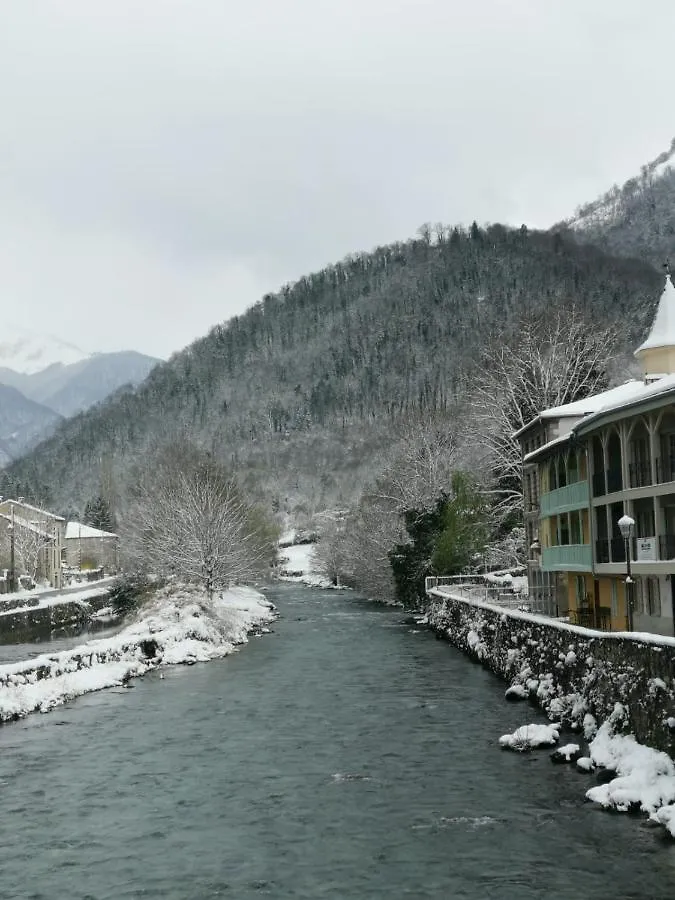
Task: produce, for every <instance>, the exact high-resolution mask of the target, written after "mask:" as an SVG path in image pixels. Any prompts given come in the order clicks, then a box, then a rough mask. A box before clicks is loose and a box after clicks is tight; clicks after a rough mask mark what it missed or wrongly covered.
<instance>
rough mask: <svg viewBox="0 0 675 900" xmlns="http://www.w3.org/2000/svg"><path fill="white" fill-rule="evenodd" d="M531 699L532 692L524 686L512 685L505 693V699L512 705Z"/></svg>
mask: <svg viewBox="0 0 675 900" xmlns="http://www.w3.org/2000/svg"><path fill="white" fill-rule="evenodd" d="M529 697H530V692H529V691H528V690H527V688H526V687H525V686H524V685H522V684H512V685H511V687H510V688H507V689H506V691H505V692H504V698H505V699H506V700H509V701H510V702H511V703H518V702H519V701H520V700H528V699H529Z"/></svg>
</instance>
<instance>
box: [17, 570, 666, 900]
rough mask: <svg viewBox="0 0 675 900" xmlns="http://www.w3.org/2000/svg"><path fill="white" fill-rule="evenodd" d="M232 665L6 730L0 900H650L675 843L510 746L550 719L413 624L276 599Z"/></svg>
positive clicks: (280, 594)
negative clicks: (266, 622)
mask: <svg viewBox="0 0 675 900" xmlns="http://www.w3.org/2000/svg"><path fill="white" fill-rule="evenodd" d="M268 595H269V596H270V598H271V599H272V600H274V602H275V603H277V604H278V606H279V610H280V612H281V614H282V618H281V619H280V620H279V621H278V622H277V623H276V624H275V626H274V630H275V633H274V634H272V635H267V636H265V637H262V638H256V639H253V640H252V641H251V642H250V644H249V645H248V646H247V647H245V648H244V649H243V650H242V652H240V653H238V654H235V655H233V656H231V657H229V658H228V659H225V660H222V661H218V662H212V663H209V664H206V665H200V666H194V667H191V668H174V669H169V670H165V677H164V678H163V679H160V678H159V676H158V675H156V674H153V675H151V676H148V677H146V678H144V679H139V680H137V681H135V682H134V685H135V687H134V689H133V690H123V689H119V690H111V691H105V692H102V693H99V694H92V695H89V696H87V697H83V698H80V699H78V700H77V701H75V702H74V703H72V704H70V705H68V706H67V707H64V708H61V709H59V710H57V711H55V712H53V713H50V714H48V715H45V716H40V715H35V716H33V717H31V718H29V719H27V720H24V721H22V722H19V723H14V724H11V725H8V726H5V727H3V728H0V804H1V806H0V809H1V810H2V817H1V819H0V897H1V898H2V900H15V898H22V900H24V898H26V900H27V898H33V900H38V898H40V900H71V898H72V900H83V898H90V900H122V898H158V900H159V898H162V900H201V898H204V900H206V898H214V897H225V898H236V900H240V898H242V900H244V898H249V897H251V898H253V897H273V898H280V900H282V898H307V900H324V898H331V900H332V898H359V900H360V898H364V900H370V898H373V900H376V898H388V900H391V898H399V897H401V898H408V897H411V898H430V897H433V898H464V897H467V898H499V900H510V898H514V900H516V898H517V900H528V898H543V897H547V898H570V900H571V898H582V897H583V898H589V900H592V898H603V900H609V898H645V900H646V898H653V897H661V896H670V895H671V893H672V884H673V878H674V877H675V844H667V843H665V842H664V841H663V839H662V838H661V836H660V832H658V831H653V830H651V829H648V828H646V827H644V825H643V824H641V820H639V819H633V818H628V817H621V816H613V815H610V814H604V813H601V812H598V811H596V810H594V809H592V808H591V807H590V806H588V805H586V804H584V802H583V796H584V789H585V787H586V786H587V785H589V784H590V783H591V782H590V779H589V777H588V776H583V775H581V774H578V773H577V772H575V771H573V770H572V769H570V768H567V767H557V766H553V765H552V764H551V763H550V761H549V759H548V754H547V753H545V752H542V753H536V754H533V755H531V756H520V755H512V754H508V753H504V752H501V751H500V750H499V749H498V747H497V739H498V737H499V735H500V734H502V733H504V732H505V731H507V730H508V731H510V730H512V729H513V728H514V727H516V726H517V725H520V724H524V723H525V721H527V720H529V721H534V719H535V718H536V713H534V712H533V711H532V710H530V709H526V708H523V707H521V706H513V705H509V704H507V703H505V702H504V700H503V690H504V688H503V685H502V684H501V683H500V682H498V681H497V680H496V679H495V678H494V677H493V676H491V675H489V674H488V673H487V672H485V671H484V670H482V669H481V668H479V667H477V666H474V665H473V664H471V663H470V662H468V661H467V659H466V658H465V657H464V656H462V655H461V654H460V653H458V652H457V651H455V650H453V649H452V648H451V647H449V646H448V645H447V644H445V643H443V642H440V641H437V640H435V639H434V637H433V636H432V635H430V634H428V633H426V632H423V631H418V632H416V631H415V629H411V627H410V625H409V624H406V623H405V622H404V621H403V620H402V617H401V614H400V613H399V612H396V611H393V610H390V609H384V608H379V607H376V606H373V605H371V604H368V603H364V602H360V601H357V600H354V599H352V598H350V597H348V596H346V595H343V594H340V593H330V592H321V591H316V590H310V589H306V588H299V587H295V586H289V587H285V586H284V587H279V588H275V589H274V590H270V591H269V592H268Z"/></svg>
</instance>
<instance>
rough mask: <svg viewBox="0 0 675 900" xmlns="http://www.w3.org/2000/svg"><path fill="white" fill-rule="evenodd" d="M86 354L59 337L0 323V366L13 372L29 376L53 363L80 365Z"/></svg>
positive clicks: (88, 355)
mask: <svg viewBox="0 0 675 900" xmlns="http://www.w3.org/2000/svg"><path fill="white" fill-rule="evenodd" d="M90 355H91V354H89V353H85V352H84V351H82V350H80V348H79V347H76V346H75V345H74V344H70V343H68V342H67V341H62V340H61V339H60V338H56V337H52V336H50V335H38V334H35V333H34V332H33V331H29V330H27V329H24V328H19V327H18V326H16V325H13V324H12V323H11V322H5V321H3V323H2V335H1V336H0V366H1V367H4V368H6V369H12V370H13V371H14V372H21V373H23V374H25V375H33V374H35V373H36V372H41V371H42V370H43V369H47V368H48V367H49V366H53V365H55V364H59V363H60V364H62V365H64V366H68V365H72V364H73V363H77V362H81V361H82V360H84V359H88V358H89V357H90Z"/></svg>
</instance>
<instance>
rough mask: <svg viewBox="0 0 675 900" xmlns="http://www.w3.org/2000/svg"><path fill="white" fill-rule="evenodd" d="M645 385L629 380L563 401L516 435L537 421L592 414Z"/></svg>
mask: <svg viewBox="0 0 675 900" xmlns="http://www.w3.org/2000/svg"><path fill="white" fill-rule="evenodd" d="M644 387H645V383H644V381H636V380H632V381H627V382H626V383H625V384H620V385H618V386H617V387H613V388H609V390H606V391H600V393H598V394H591V395H590V396H589V397H584V399H583V400H575V401H574V402H573V403H563V404H562V406H551V407H550V408H549V409H545V410H543V411H542V412H540V413H539V415H538V416H537V417H536V418H534V419H532V420H531V421H530V422H528V423H527V425H523V427H522V428H520V429H519V430H518V431H516V433H515V434H514V437H516V438H517V437H519V436H520V435H521V434H523V432H525V431H527V430H528V428H530V427H531V426H532V425H534V424H535V423H536V422H544V421H549V420H556V419H566V418H573V417H576V418H582V417H583V416H590V415H592V414H593V413H596V412H599V411H600V410H601V409H603V408H604V407H605V406H607V405H608V404H613V403H616V402H623V401H625V400H628V399H629V398H632V397H633V396H636V395H638V394H639V393H640V392H641V391H642V390H643V389H644Z"/></svg>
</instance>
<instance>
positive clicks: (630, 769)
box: [586, 722, 675, 824]
mask: <svg viewBox="0 0 675 900" xmlns="http://www.w3.org/2000/svg"><path fill="white" fill-rule="evenodd" d="M589 752H590V757H591V759H592V760H593V763H594V764H595V765H596V766H603V767H604V768H607V769H611V770H612V771H615V772H616V776H617V777H616V778H614V779H612V781H610V782H608V783H607V784H599V785H597V786H596V787H592V788H591V789H590V790H588V791H586V797H587V798H588V799H589V800H591V801H592V802H593V803H599V804H600V806H603V807H605V808H607V809H616V810H618V811H619V812H627V811H628V810H631V809H634V808H639V809H640V810H642V812H646V813H648V814H649V816H650V817H651V818H652V819H653V820H654V821H659V819H658V818H657V815H656V813H657V812H658V810H660V809H661V807H664V806H665V807H667V806H668V805H670V804H675V763H674V762H673V760H672V759H671V758H670V757H669V756H668V754H667V753H663V752H661V751H659V750H654V749H653V748H652V747H646V746H645V745H644V744H639V743H638V742H637V741H636V740H635V738H634V737H633V735H622V734H614V733H613V730H612V726H611V724H610V722H605V723H604V724H603V725H601V726H600V728H599V729H598V733H597V735H596V737H595V738H594V739H593V740H592V741H591V744H590V747H589ZM664 817H665V818H670V814H664ZM673 821H675V820H673ZM661 824H664V823H663V822H662V823H661Z"/></svg>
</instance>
